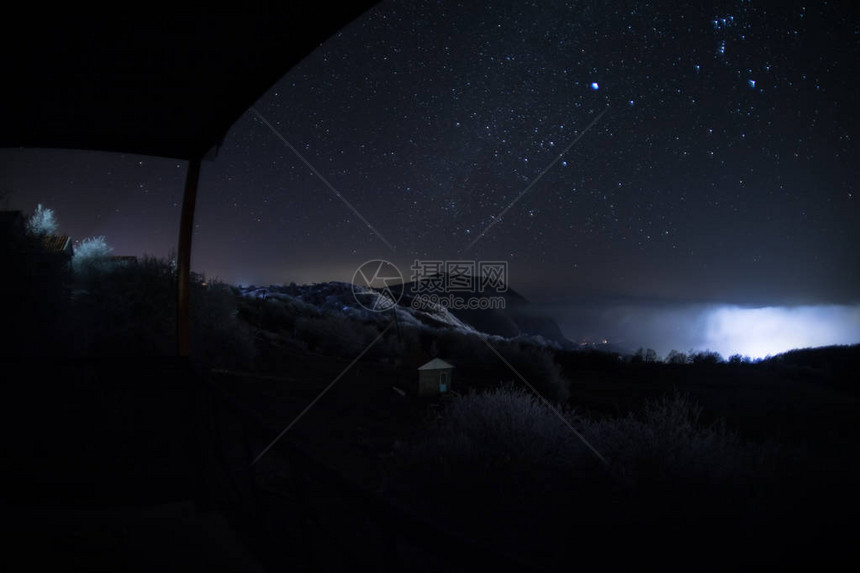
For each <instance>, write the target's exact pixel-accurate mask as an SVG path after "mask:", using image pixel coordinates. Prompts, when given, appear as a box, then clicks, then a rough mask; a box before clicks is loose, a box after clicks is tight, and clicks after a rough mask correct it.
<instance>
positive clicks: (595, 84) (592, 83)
mask: <svg viewBox="0 0 860 573" xmlns="http://www.w3.org/2000/svg"><path fill="white" fill-rule="evenodd" d="M591 89H593V90H594V91H597V90H599V89H600V86H599V85H598V84H597V82H591Z"/></svg>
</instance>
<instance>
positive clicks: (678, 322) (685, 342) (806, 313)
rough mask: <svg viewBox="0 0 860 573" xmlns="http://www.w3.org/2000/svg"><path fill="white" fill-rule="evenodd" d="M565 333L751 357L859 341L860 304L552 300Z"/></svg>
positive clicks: (625, 344)
mask: <svg viewBox="0 0 860 573" xmlns="http://www.w3.org/2000/svg"><path fill="white" fill-rule="evenodd" d="M551 307H552V308H551V309H550V308H549V307H547V308H546V309H545V310H546V311H548V312H551V313H552V315H553V316H554V317H555V318H556V321H557V322H558V323H559V326H560V327H561V329H562V331H563V332H564V334H565V335H566V336H567V337H568V338H570V339H571V340H573V341H575V342H586V341H587V342H599V341H602V340H604V339H605V340H607V341H608V342H609V343H612V344H614V345H615V346H618V347H621V348H624V349H626V350H629V351H635V350H636V349H637V348H640V347H644V348H653V349H654V350H655V351H657V353H658V354H659V355H660V356H661V357H665V356H666V354H667V353H668V352H669V351H670V350H673V349H674V350H679V351H684V352H686V351H688V350H691V349H692V350H713V351H716V352H719V353H720V354H722V355H723V356H724V357H728V356H731V355H732V354H743V355H746V356H749V357H751V358H761V357H765V356H767V355H774V354H778V353H780V352H785V351H787V350H791V349H794V348H807V347H816V346H828V345H833V344H856V343H860V304H858V305H851V306H848V305H809V306H793V307H789V306H767V307H742V306H737V305H726V304H672V303H659V302H658V303H648V302H642V301H637V302H629V301H623V302H617V301H616V302H611V301H604V302H599V303H590V304H577V305H551Z"/></svg>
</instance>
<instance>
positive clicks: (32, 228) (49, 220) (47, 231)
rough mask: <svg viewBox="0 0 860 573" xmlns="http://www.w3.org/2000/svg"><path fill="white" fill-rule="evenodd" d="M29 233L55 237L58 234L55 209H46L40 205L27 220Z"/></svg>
mask: <svg viewBox="0 0 860 573" xmlns="http://www.w3.org/2000/svg"><path fill="white" fill-rule="evenodd" d="M27 232H28V233H30V234H32V235H36V236H42V235H53V234H54V233H56V232H57V219H56V218H55V217H54V210H53V209H46V208H44V207H42V204H41V203H39V204H38V205H37V206H36V211H35V212H34V213H33V214H32V215H31V216H30V218H29V219H28V220H27Z"/></svg>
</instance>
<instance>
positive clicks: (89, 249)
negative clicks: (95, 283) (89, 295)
mask: <svg viewBox="0 0 860 573" xmlns="http://www.w3.org/2000/svg"><path fill="white" fill-rule="evenodd" d="M112 252H113V248H112V247H110V246H108V244H107V242H106V241H105V238H104V237H103V236H99V237H90V238H88V239H84V240H83V241H81V242H80V243H79V244H78V245H77V246H76V247H75V252H74V254H73V255H72V270H74V271H75V274H76V275H79V276H80V278H82V279H83V280H85V281H86V280H88V279H90V278H92V276H91V275H93V274H94V273H100V272H104V271H107V270H108V269H109V268H110V254H111V253H112Z"/></svg>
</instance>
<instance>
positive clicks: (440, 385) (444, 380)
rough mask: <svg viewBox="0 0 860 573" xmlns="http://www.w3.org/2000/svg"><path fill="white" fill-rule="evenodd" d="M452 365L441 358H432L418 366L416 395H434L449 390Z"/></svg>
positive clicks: (452, 371) (452, 370)
mask: <svg viewBox="0 0 860 573" xmlns="http://www.w3.org/2000/svg"><path fill="white" fill-rule="evenodd" d="M453 373H454V365H453V364H449V363H448V362H445V361H444V360H442V359H441V358H434V359H433V360H431V361H430V362H428V363H427V364H424V365H422V366H419V367H418V395H419V396H434V395H439V394H445V393H446V392H450V391H451V378H452V376H453Z"/></svg>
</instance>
